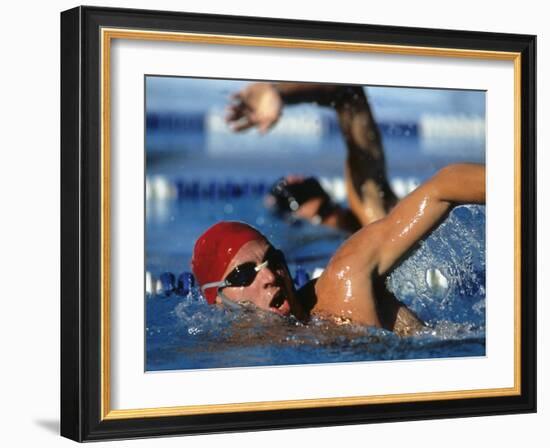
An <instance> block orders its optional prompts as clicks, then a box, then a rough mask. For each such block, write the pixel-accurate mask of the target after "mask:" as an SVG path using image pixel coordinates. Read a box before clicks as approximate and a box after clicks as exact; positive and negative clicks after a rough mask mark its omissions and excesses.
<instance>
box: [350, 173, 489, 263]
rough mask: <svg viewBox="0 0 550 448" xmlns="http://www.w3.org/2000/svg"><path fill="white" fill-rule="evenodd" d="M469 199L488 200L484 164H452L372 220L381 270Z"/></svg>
mask: <svg viewBox="0 0 550 448" xmlns="http://www.w3.org/2000/svg"><path fill="white" fill-rule="evenodd" d="M467 203H470V204H471V203H476V204H483V203H485V166H484V165H475V164H456V165H449V166H447V167H445V168H443V169H442V170H440V171H439V172H438V173H437V174H436V175H435V176H433V177H432V178H431V179H430V180H428V181H427V182H425V183H424V184H422V185H421V186H420V187H418V188H417V189H416V190H414V191H413V192H412V193H410V194H409V195H408V196H406V197H405V198H403V199H402V200H401V201H400V202H399V204H397V205H396V206H395V208H394V209H393V210H392V211H391V212H390V213H389V215H388V216H387V217H385V218H384V219H382V220H380V221H378V222H377V223H375V224H373V227H374V228H373V229H372V232H371V237H369V242H368V243H369V244H375V246H376V253H375V255H374V258H375V263H376V265H377V271H378V274H384V273H386V272H387V271H388V270H389V269H390V268H391V267H392V266H393V265H395V264H396V263H397V262H398V260H399V259H400V258H401V257H403V256H404V255H405V254H406V253H407V252H408V251H409V250H410V249H411V248H412V247H413V246H414V245H415V244H416V243H417V242H418V241H420V240H421V239H422V238H423V237H424V236H425V235H426V234H427V233H428V232H429V231H430V230H432V229H433V228H434V226H435V225H436V224H438V223H439V222H440V221H441V220H442V219H443V218H444V217H445V216H446V215H447V213H448V212H449V211H450V209H451V207H452V206H453V205H458V204H467ZM360 232H362V231H360ZM360 232H358V233H360ZM373 234H374V235H376V238H374V239H373V238H372V235H373Z"/></svg>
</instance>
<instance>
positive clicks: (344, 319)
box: [144, 75, 486, 371]
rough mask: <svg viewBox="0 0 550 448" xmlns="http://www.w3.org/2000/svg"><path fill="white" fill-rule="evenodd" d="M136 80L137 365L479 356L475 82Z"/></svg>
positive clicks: (480, 189) (480, 133) (480, 178)
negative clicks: (139, 175) (139, 200)
mask: <svg viewBox="0 0 550 448" xmlns="http://www.w3.org/2000/svg"><path fill="white" fill-rule="evenodd" d="M144 89H145V108H144V109H145V117H144V121H145V137H144V141H145V165H146V166H145V179H144V182H145V185H146V188H145V195H146V197H145V267H144V269H145V272H146V275H145V278H146V284H145V295H144V300H145V323H144V324H145V325H144V326H145V328H144V332H145V349H146V356H145V364H146V365H145V370H146V371H165V370H186V369H218V368H227V367H253V366H284V365H304V364H326V363H349V362H373V361H393V360H406V359H427V358H456V357H482V356H485V354H486V344H485V338H486V335H485V325H486V314H485V307H486V303H485V300H486V297H485V236H486V235H485V183H486V178H485V156H486V146H485V144H486V142H485V140H486V120H485V115H486V114H485V108H486V92H485V91H482V90H460V89H430V88H411V87H400V86H370V85H345V84H328V83H304V82H301V83H300V82H288V81H284V82H280V81H255V80H230V79H209V78H191V77H176V76H173V77H172V76H159V75H147V76H145V79H144Z"/></svg>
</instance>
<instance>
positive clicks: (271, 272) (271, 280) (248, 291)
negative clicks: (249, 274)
mask: <svg viewBox="0 0 550 448" xmlns="http://www.w3.org/2000/svg"><path fill="white" fill-rule="evenodd" d="M269 247H270V244H269V243H268V242H267V241H266V240H264V239H260V238H259V239H257V240H252V241H248V242H247V243H246V244H244V245H243V246H242V247H241V248H240V249H239V250H238V251H237V254H236V255H235V257H234V258H233V259H232V260H231V262H230V263H229V265H228V266H227V269H226V270H225V272H224V274H223V278H225V277H226V276H227V275H228V274H229V273H230V272H231V271H232V270H233V269H235V267H236V266H238V265H240V264H243V263H247V262H253V263H255V264H256V265H260V264H262V263H263V262H264V259H265V255H266V253H267V251H268V249H269ZM223 294H224V295H225V296H226V297H227V298H228V299H230V300H232V301H234V302H237V303H238V302H249V303H252V304H253V305H254V306H256V307H257V308H259V309H261V310H264V311H271V312H274V313H276V314H279V315H281V316H288V315H290V314H292V315H294V316H296V317H297V318H299V319H304V318H305V313H304V310H303V307H302V306H301V304H300V302H299V301H298V298H297V296H296V293H295V290H294V285H293V282H292V278H291V276H290V273H289V272H288V268H287V267H286V265H285V266H270V264H269V263H268V264H267V266H265V267H263V268H262V269H260V270H259V271H258V273H257V275H256V277H255V278H254V281H253V282H252V283H251V284H250V285H249V286H237V287H226V288H224V289H223ZM216 300H217V301H218V302H221V299H220V297H219V296H218V297H217V299H216Z"/></svg>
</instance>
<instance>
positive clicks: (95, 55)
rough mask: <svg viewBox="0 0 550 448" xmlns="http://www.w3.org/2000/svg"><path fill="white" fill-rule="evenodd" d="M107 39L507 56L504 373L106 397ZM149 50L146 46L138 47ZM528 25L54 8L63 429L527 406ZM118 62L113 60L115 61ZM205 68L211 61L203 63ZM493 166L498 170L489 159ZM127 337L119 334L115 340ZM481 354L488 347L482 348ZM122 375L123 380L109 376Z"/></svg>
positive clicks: (102, 431)
mask: <svg viewBox="0 0 550 448" xmlns="http://www.w3.org/2000/svg"><path fill="white" fill-rule="evenodd" d="M116 40H133V41H144V42H172V43H175V44H176V43H177V42H186V43H195V44H197V45H201V46H205V47H208V46H216V45H235V46H238V47H239V48H241V49H242V51H244V52H246V51H247V49H249V50H250V51H252V50H257V49H262V48H284V49H286V50H288V51H299V50H314V51H325V52H333V53H336V54H338V53H339V52H340V53H346V54H352V55H353V54H358V55H360V54H365V53H370V54H380V55H390V54H397V55H402V56H406V57H409V58H419V57H427V58H430V57H440V58H448V59H451V60H454V59H457V60H458V59H460V60H473V61H508V62H509V63H510V64H512V66H513V85H512V86H511V89H510V92H509V95H511V96H513V111H514V121H513V122H514V132H513V136H514V142H513V148H514V149H513V158H514V160H513V164H514V177H513V179H509V182H510V184H511V185H513V191H514V199H513V211H514V218H513V219H514V223H513V237H514V238H513V240H514V241H510V242H509V245H510V246H511V247H512V246H513V252H512V253H513V254H514V260H509V262H510V263H512V264H513V265H514V269H513V279H512V280H513V290H512V291H510V292H509V294H510V296H511V297H512V298H513V335H511V337H510V340H511V341H512V343H511V346H510V347H509V348H510V350H512V351H513V365H510V366H509V368H510V369H511V370H512V371H513V385H512V386H511V387H492V388H491V387H490V388H485V387H483V388H480V389H477V390H476V389H474V390H458V391H448V390H447V391H439V392H420V393H417V392H415V391H407V392H405V393H400V394H388V395H384V394H381V395H368V396H340V397H328V398H327V397H323V396H319V397H314V398H309V399H295V400H288V399H286V400H275V401H273V400H272V401H257V402H251V401H243V402H231V403H220V404H216V403H214V404H204V405H188V404H186V403H181V405H177V406H174V405H169V406H162V407H141V408H131V409H113V408H112V406H111V396H112V393H113V392H114V388H115V387H116V384H112V383H113V381H112V376H111V373H112V372H111V357H112V356H113V351H111V348H112V346H111V331H112V327H111V320H110V318H111V316H112V309H113V306H114V304H113V303H112V301H111V284H112V283H114V282H115V281H116V280H117V279H116V278H115V277H113V276H112V273H111V264H110V263H111V246H112V245H114V244H116V238H117V235H114V234H112V232H111V227H110V226H111V216H112V214H113V207H115V206H117V204H114V203H113V201H112V200H111V197H110V192H111V190H110V186H111V182H112V181H113V178H114V176H116V175H117V173H120V172H121V171H116V170H121V169H122V170H124V169H128V168H121V167H120V166H116V167H113V166H112V165H111V159H112V158H111V156H112V154H111V148H112V146H111V139H112V138H113V135H114V134H115V132H116V130H113V129H112V128H111V114H112V110H111V98H112V95H113V92H112V91H111V84H110V82H109V81H110V76H111V70H112V69H113V66H114V65H115V63H118V62H117V61H113V60H112V59H111V56H112V53H111V49H112V46H111V45H112V43H113V42H115V41H116ZM141 51H145V50H141ZM535 55H536V37H535V36H530V35H516V34H502V33H487V32H484V33H482V32H472V31H454V30H437V29H420V28H403V27H392V26H380V25H364V24H350V23H328V22H312V21H297V20H281V19H268V18H256V17H237V16H220V15H206V14H190V13H181V12H167V11H144V10H130V9H127V10H125V9H112V8H98V7H78V8H74V9H71V10H68V11H65V12H63V13H62V14H61V241H62V242H61V435H63V436H65V437H68V438H70V439H73V440H76V441H91V440H104V439H121V438H141V437H154V436H161V435H185V434H197V433H214V432H232V431H248V430H260V429H262V430H268V429H280V428H298V427H313V426H329V425H342V424H363V423H374V422H388V421H402V420H418V419H434V418H451V417H466V416H481V415H499V414H510V413H528V412H536V385H537V379H536V280H537V279H536V146H535V141H536V61H535ZM117 67H118V66H117ZM204 76H209V73H204ZM493 173H494V172H493ZM121 350H124V347H122V348H121ZM489 356H491V355H490V354H489ZM117 384H118V383H117Z"/></svg>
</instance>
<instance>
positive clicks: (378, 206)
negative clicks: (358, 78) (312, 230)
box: [226, 82, 397, 232]
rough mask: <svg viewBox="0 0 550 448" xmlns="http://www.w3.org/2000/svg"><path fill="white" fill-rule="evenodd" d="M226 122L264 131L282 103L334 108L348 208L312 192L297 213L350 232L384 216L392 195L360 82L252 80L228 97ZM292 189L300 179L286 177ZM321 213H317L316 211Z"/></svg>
mask: <svg viewBox="0 0 550 448" xmlns="http://www.w3.org/2000/svg"><path fill="white" fill-rule="evenodd" d="M232 99H233V103H232V104H231V105H230V106H229V109H228V113H227V116H226V121H227V122H228V123H229V124H230V126H231V127H232V129H233V130H234V131H236V132H240V131H244V130H246V129H249V128H252V127H256V128H257V129H258V130H259V131H260V132H261V133H266V132H267V131H268V130H269V129H271V128H272V127H273V126H274V125H275V124H276V123H277V121H278V120H279V118H280V116H281V114H282V111H283V107H284V105H287V104H297V103H301V102H311V103H315V104H318V105H320V106H328V107H332V108H333V109H335V111H336V113H337V115H338V121H339V124H340V129H341V130H342V134H343V136H344V140H345V142H346V146H347V159H346V164H345V170H344V171H345V173H344V174H345V179H346V189H347V197H348V204H349V206H350V209H343V208H341V207H338V206H336V205H335V204H332V203H327V202H325V201H324V200H323V201H322V200H321V199H322V196H312V197H311V201H307V202H305V203H304V204H300V205H301V207H300V208H301V210H300V212H299V213H296V215H297V216H299V217H301V218H304V219H310V220H313V221H314V222H315V221H317V222H318V221H319V218H320V222H321V223H323V224H325V225H328V226H331V227H337V228H341V229H343V230H348V231H350V232H353V231H355V230H358V229H359V228H360V227H361V226H363V225H367V224H370V223H372V222H374V221H376V220H378V219H380V218H383V217H384V216H386V214H387V213H388V212H389V210H391V208H392V207H393V206H394V205H395V204H396V202H397V197H396V196H395V194H394V192H393V191H392V189H391V187H390V184H389V182H388V180H387V177H386V162H385V158H384V151H383V148H382V142H381V138H380V132H379V130H378V127H377V125H376V122H375V121H374V118H373V115H372V112H371V110H370V107H369V103H368V101H367V98H366V96H365V93H364V91H363V88H362V87H361V86H346V85H335V84H314V83H290V82H281V83H267V82H259V83H253V84H250V85H249V86H247V87H246V88H244V89H243V90H241V91H240V92H237V93H235V94H234V95H233V96H232ZM286 180H287V182H288V183H289V184H293V185H294V187H297V186H298V185H299V184H300V183H301V182H302V180H303V179H300V178H297V177H293V178H290V179H289V178H287V179H286ZM319 211H321V212H322V213H319Z"/></svg>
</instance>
